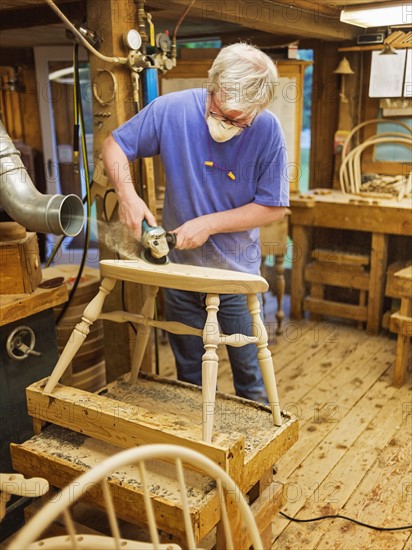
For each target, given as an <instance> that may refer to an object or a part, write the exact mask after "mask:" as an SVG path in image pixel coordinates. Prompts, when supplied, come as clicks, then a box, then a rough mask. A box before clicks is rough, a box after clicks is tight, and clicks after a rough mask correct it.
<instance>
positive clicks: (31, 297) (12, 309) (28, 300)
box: [0, 284, 68, 326]
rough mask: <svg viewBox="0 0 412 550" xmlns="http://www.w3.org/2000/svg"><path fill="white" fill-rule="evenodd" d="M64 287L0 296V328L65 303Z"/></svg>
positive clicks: (65, 290)
mask: <svg viewBox="0 0 412 550" xmlns="http://www.w3.org/2000/svg"><path fill="white" fill-rule="evenodd" d="M67 297H68V295H67V288H66V285H63V284H62V285H60V286H58V287H57V288H52V289H43V288H36V290H35V291H34V292H32V293H30V294H0V326H3V325H7V324H9V323H13V322H14V321H17V320H19V319H24V318H26V317H29V316H31V315H35V314H36V313H39V312H40V311H44V310H45V309H50V308H53V307H56V306H59V305H61V304H64V302H67Z"/></svg>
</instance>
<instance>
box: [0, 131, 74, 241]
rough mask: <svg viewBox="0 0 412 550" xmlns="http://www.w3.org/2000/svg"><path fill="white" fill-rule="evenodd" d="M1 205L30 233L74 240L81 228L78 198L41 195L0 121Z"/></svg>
mask: <svg viewBox="0 0 412 550" xmlns="http://www.w3.org/2000/svg"><path fill="white" fill-rule="evenodd" d="M0 205H1V206H2V207H3V208H4V210H5V211H6V212H7V214H8V215H9V216H10V217H11V218H12V219H13V220H14V221H16V222H18V223H20V224H21V225H23V226H24V227H26V229H28V230H30V231H35V232H39V233H54V234H55V235H67V236H68V237H74V236H76V235H78V234H79V233H80V231H81V230H82V229H83V225H84V211H83V203H82V200H81V198H80V197H78V196H77V195H66V196H63V195H43V194H42V193H40V192H39V191H38V190H37V189H36V188H35V186H34V184H33V182H32V181H31V178H30V176H29V174H28V173H27V170H26V168H25V167H24V164H23V163H22V161H21V158H20V152H19V151H18V150H17V149H16V147H15V146H14V143H13V141H12V139H11V138H10V136H9V135H8V133H7V131H6V129H5V127H4V126H3V124H2V123H1V122H0Z"/></svg>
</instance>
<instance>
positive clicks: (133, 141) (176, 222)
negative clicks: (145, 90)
mask: <svg viewBox="0 0 412 550" xmlns="http://www.w3.org/2000/svg"><path fill="white" fill-rule="evenodd" d="M206 94H207V92H206V90H204V89H202V88H199V89H192V90H185V91H182V92H175V93H170V94H166V95H164V96H160V97H158V98H156V99H155V100H153V101H152V102H151V103H149V105H147V106H146V107H145V108H144V109H142V110H141V111H140V112H139V113H138V114H137V115H136V116H134V117H133V118H132V119H130V120H129V121H127V122H126V123H125V124H123V125H122V126H121V127H120V128H118V129H117V130H115V131H114V132H113V137H114V139H115V140H116V142H117V143H118V145H119V146H120V147H121V149H122V150H123V152H124V153H125V154H126V156H127V158H128V159H129V160H134V159H136V158H137V157H151V156H154V155H157V154H160V156H161V159H162V162H163V166H164V170H165V175H166V190H165V202H164V209H163V215H162V218H163V220H162V225H163V227H164V228H165V229H166V230H168V231H170V230H173V229H176V228H177V227H179V226H180V225H182V224H183V223H184V222H186V221H188V220H190V219H193V218H196V217H198V216H202V215H205V214H211V213H214V212H222V211H225V210H231V209H233V208H237V207H239V206H243V205H245V204H249V203H256V204H260V205H265V206H288V205H289V181H288V173H287V172H288V170H287V156H286V146H285V138H284V134H283V131H282V128H281V126H280V123H279V121H278V119H277V118H276V117H275V115H273V114H272V113H271V112H270V111H268V110H266V111H263V112H262V113H260V114H259V115H258V116H257V117H256V119H255V121H254V122H253V125H252V126H251V127H250V128H247V129H246V130H243V132H241V133H240V134H239V135H237V136H235V137H233V138H232V139H230V140H229V141H227V142H224V143H217V142H215V141H214V140H213V139H212V137H211V136H210V134H209V130H208V127H207V124H206V120H205V109H206ZM205 161H211V162H213V163H214V165H213V166H211V167H210V166H206V165H205V164H204V163H205ZM229 171H230V172H232V173H233V174H234V175H235V178H236V179H235V180H232V179H231V178H230V177H229V176H228V175H227V174H228V172H229ZM169 257H170V259H171V260H172V261H174V262H177V263H184V264H192V265H200V266H209V267H217V268H224V269H234V270H236V271H244V272H248V273H255V274H257V273H259V271H260V261H261V254H260V244H259V229H258V228H256V229H252V230H249V231H238V232H235V233H219V234H216V235H212V236H211V237H209V239H208V240H207V241H206V243H204V245H203V246H201V247H199V248H196V249H193V250H172V251H171V252H170V254H169Z"/></svg>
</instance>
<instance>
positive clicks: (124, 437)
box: [26, 379, 243, 468]
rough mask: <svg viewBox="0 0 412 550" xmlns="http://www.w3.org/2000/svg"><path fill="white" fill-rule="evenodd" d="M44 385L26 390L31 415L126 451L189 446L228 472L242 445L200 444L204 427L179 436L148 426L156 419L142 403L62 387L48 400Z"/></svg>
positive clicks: (230, 440) (225, 441) (233, 441)
mask: <svg viewBox="0 0 412 550" xmlns="http://www.w3.org/2000/svg"><path fill="white" fill-rule="evenodd" d="M45 382H46V379H44V380H40V381H39V382H36V383H35V384H32V385H31V386H29V387H28V388H27V390H26V394H27V410H28V413H29V415H31V416H33V417H34V418H37V419H41V420H44V421H46V422H51V423H53V424H56V425H58V426H62V427H64V428H68V429H71V430H75V431H78V432H79V433H84V434H86V435H89V436H90V437H93V438H96V439H98V440H101V441H106V442H107V443H110V444H113V445H119V446H121V447H124V448H128V447H133V446H135V445H142V444H146V443H166V442H167V443H174V444H177V445H186V446H187V447H189V448H192V449H195V450H198V451H200V452H203V454H206V456H209V458H211V459H212V460H214V461H215V462H216V463H217V464H219V465H220V466H221V467H222V468H226V461H227V460H228V449H231V448H232V447H237V446H238V441H239V440H241V441H240V442H239V445H240V446H242V445H243V441H242V437H241V436H240V434H239V433H237V434H235V436H234V437H233V436H232V437H231V436H228V437H227V438H221V441H220V442H219V443H221V446H220V445H214V444H208V443H204V442H202V441H201V425H198V426H194V429H192V427H191V426H190V427H189V429H188V426H187V425H186V426H185V427H186V430H185V429H183V430H182V429H181V430H180V435H176V434H175V433H174V432H173V429H172V430H170V429H169V430H167V429H166V428H165V426H164V425H162V423H161V421H160V422H159V421H154V422H153V423H152V424H151V423H150V422H147V421H146V422H145V421H144V420H142V419H145V418H149V419H150V418H153V412H150V411H147V410H145V409H144V408H143V407H142V405H141V404H140V402H139V400H136V401H135V402H139V406H134V405H131V404H128V403H123V402H119V401H118V400H115V399H109V398H108V397H103V396H101V395H97V394H91V393H89V392H86V391H83V390H79V389H77V388H71V387H68V386H62V385H57V386H56V388H55V390H54V392H53V395H52V396H49V395H47V394H44V393H43V391H42V388H43V387H44V385H45ZM196 432H198V434H196ZM183 434H184V436H185V437H184V436H183ZM196 435H197V437H196ZM197 439H199V441H198V440H197Z"/></svg>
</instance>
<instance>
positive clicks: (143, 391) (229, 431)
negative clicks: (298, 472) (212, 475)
mask: <svg viewBox="0 0 412 550" xmlns="http://www.w3.org/2000/svg"><path fill="white" fill-rule="evenodd" d="M128 376H129V375H124V376H123V377H121V378H119V379H118V380H116V381H114V382H111V383H110V384H108V385H107V386H105V388H103V389H102V390H100V392H99V393H98V394H94V393H89V392H85V391H82V390H79V389H76V388H71V387H68V386H62V385H57V386H56V388H55V389H54V391H53V393H52V394H51V395H50V394H46V393H44V391H43V388H44V386H45V380H41V381H39V382H37V383H35V384H32V385H31V386H29V388H27V404H28V410H29V414H30V415H31V416H33V417H34V418H37V419H40V420H43V421H48V422H51V423H52V424H57V425H59V426H62V427H64V428H68V429H70V430H73V431H75V432H78V433H83V434H86V435H88V436H90V437H93V438H95V439H98V440H101V441H105V442H107V443H110V444H113V445H118V446H120V447H132V446H134V445H142V444H147V443H173V444H178V445H184V446H187V447H190V448H193V449H195V450H198V451H199V452H201V453H203V454H205V455H206V456H208V457H209V458H211V459H212V460H213V461H214V462H216V463H217V464H219V465H220V466H221V467H222V468H223V469H225V470H226V471H227V472H228V473H229V475H231V477H232V478H233V479H234V480H235V481H236V483H238V484H239V485H240V487H241V489H242V490H243V491H244V492H245V491H248V490H249V489H250V488H251V487H252V485H253V484H254V483H256V482H257V481H258V480H259V479H260V478H261V477H262V475H263V474H264V472H265V471H267V470H268V469H269V468H271V467H272V466H273V464H274V463H275V462H276V461H277V460H278V459H279V458H280V457H281V456H283V454H284V453H285V452H286V451H287V450H288V449H289V448H290V447H291V446H292V445H293V443H294V442H295V441H296V440H297V438H298V422H297V419H296V418H295V417H292V416H291V415H290V414H288V413H287V412H284V413H283V424H282V426H281V427H276V426H274V425H273V420H272V414H271V411H270V409H269V407H266V406H264V405H260V404H258V403H255V402H252V401H248V400H245V399H240V398H238V397H233V396H228V395H226V394H221V393H219V392H218V393H217V395H216V405H215V414H214V431H213V437H212V442H211V443H206V442H204V441H202V393H201V389H200V388H198V387H197V386H193V385H191V384H185V383H182V382H178V381H174V380H169V379H166V378H160V377H157V376H154V375H145V374H142V376H141V377H140V378H139V380H138V383H137V384H135V385H130V384H129V383H128V382H127V380H128Z"/></svg>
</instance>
